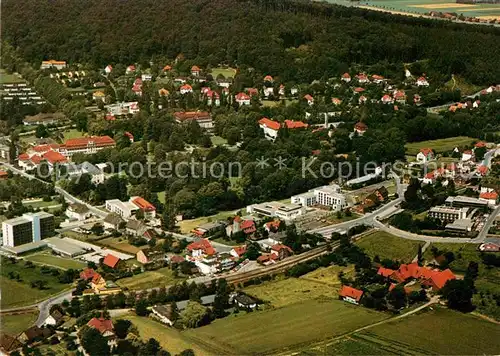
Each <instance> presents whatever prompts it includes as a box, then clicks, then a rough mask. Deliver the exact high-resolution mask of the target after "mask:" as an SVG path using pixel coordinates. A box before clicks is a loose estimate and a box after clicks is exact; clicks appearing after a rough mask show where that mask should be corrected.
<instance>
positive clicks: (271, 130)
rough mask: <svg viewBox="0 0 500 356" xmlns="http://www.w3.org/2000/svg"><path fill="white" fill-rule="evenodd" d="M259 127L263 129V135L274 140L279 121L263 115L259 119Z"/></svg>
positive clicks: (276, 135)
mask: <svg viewBox="0 0 500 356" xmlns="http://www.w3.org/2000/svg"><path fill="white" fill-rule="evenodd" d="M259 127H260V128H261V129H262V130H264V136H265V137H266V138H267V139H268V140H272V141H274V140H275V139H276V138H277V137H278V131H279V129H280V123H279V122H277V121H273V120H269V119H268V118H267V117H264V118H262V119H260V120H259Z"/></svg>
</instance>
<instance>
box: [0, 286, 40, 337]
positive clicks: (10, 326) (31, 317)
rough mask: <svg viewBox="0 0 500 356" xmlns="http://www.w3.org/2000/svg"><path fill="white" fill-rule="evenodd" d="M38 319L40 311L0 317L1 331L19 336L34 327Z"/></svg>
mask: <svg viewBox="0 0 500 356" xmlns="http://www.w3.org/2000/svg"><path fill="white" fill-rule="evenodd" d="M2 287H3V286H2ZM37 317H38V311H34V312H27V313H24V314H15V315H2V316H1V317H0V330H2V332H4V333H6V334H9V335H17V334H19V333H21V332H23V331H24V330H26V329H28V328H29V327H30V326H32V325H33V324H34V323H35V321H36V319H37Z"/></svg>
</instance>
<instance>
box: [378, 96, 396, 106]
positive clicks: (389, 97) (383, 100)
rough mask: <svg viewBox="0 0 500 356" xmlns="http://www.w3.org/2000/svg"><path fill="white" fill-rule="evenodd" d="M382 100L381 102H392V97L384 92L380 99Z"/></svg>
mask: <svg viewBox="0 0 500 356" xmlns="http://www.w3.org/2000/svg"><path fill="white" fill-rule="evenodd" d="M380 100H381V101H382V104H393V103H394V99H392V97H391V96H390V95H388V94H385V95H384V96H383V97H382V99H380Z"/></svg>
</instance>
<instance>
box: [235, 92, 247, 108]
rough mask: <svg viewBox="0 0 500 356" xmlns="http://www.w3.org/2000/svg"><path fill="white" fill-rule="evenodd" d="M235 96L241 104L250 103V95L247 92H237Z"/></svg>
mask: <svg viewBox="0 0 500 356" xmlns="http://www.w3.org/2000/svg"><path fill="white" fill-rule="evenodd" d="M234 98H235V100H236V102H237V103H238V104H239V105H240V106H242V105H250V96H248V95H247V94H245V93H243V92H241V93H238V94H236V96H235V97H234Z"/></svg>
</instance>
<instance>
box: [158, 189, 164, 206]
mask: <svg viewBox="0 0 500 356" xmlns="http://www.w3.org/2000/svg"><path fill="white" fill-rule="evenodd" d="M165 194H166V192H165V191H163V192H158V193H156V196H157V197H158V200H159V201H160V203H162V204H165Z"/></svg>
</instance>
